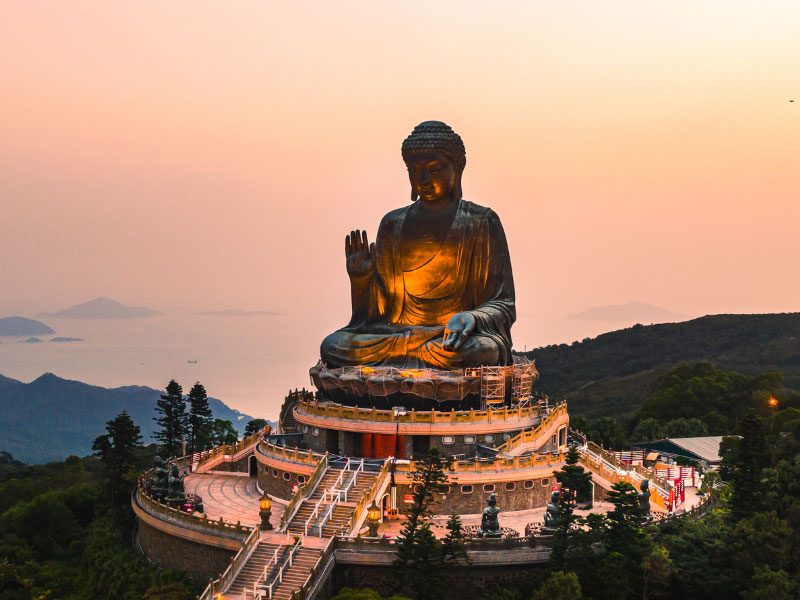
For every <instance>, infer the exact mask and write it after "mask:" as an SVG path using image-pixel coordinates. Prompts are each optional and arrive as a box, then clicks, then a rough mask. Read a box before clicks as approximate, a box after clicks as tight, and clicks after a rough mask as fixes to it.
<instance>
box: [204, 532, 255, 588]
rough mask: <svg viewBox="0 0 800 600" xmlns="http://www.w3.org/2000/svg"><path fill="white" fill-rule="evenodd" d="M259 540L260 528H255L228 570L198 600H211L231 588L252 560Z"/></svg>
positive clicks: (209, 585)
mask: <svg viewBox="0 0 800 600" xmlns="http://www.w3.org/2000/svg"><path fill="white" fill-rule="evenodd" d="M258 538H259V531H258V528H257V527H255V528H253V531H252V532H251V533H250V535H249V536H248V538H247V539H246V540H245V541H244V544H242V547H241V548H239V551H238V552H237V553H236V556H234V557H233V560H232V561H231V564H229V565H228V568H227V569H225V571H224V572H223V573H222V575H220V577H219V578H218V579H215V580H214V581H212V582H211V583H209V584H208V587H206V589H205V590H204V591H203V593H202V594H201V595H200V597H199V599H198V600H211V599H212V598H213V597H214V595H215V594H221V593H223V592H224V591H225V590H226V589H227V588H228V587H230V585H231V583H233V578H234V577H236V575H238V573H239V571H240V570H241V568H242V566H243V565H244V563H245V562H247V559H248V558H250V554H251V552H252V550H253V548H255V546H256V544H257V543H258Z"/></svg>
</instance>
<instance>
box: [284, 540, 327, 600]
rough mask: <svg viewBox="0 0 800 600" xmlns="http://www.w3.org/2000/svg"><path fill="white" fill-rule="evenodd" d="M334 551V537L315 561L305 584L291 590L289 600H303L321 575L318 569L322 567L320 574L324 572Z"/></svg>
mask: <svg viewBox="0 0 800 600" xmlns="http://www.w3.org/2000/svg"><path fill="white" fill-rule="evenodd" d="M335 549H336V536H333V537H332V538H331V539H330V540H329V541H328V545H327V546H325V550H323V551H322V554H321V555H320V557H319V559H318V560H317V564H316V565H314V567H313V568H312V569H311V572H310V573H309V574H308V577H306V580H305V582H303V585H301V586H300V587H299V588H297V589H296V590H292V595H291V596H289V598H290V600H305V598H306V597H307V596H308V594H309V593H310V592H311V591H312V589H313V587H314V584H315V583H316V579H317V577H318V576H319V575H320V574H321V573H320V567H322V572H324V570H325V566H326V565H327V564H328V561H329V560H330V559H331V558H332V556H333V552H334V550H335Z"/></svg>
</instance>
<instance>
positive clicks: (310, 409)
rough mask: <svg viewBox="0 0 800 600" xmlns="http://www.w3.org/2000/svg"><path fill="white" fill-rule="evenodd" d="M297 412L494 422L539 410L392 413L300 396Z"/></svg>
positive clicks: (340, 416) (359, 418) (356, 418)
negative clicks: (306, 398) (310, 399)
mask: <svg viewBox="0 0 800 600" xmlns="http://www.w3.org/2000/svg"><path fill="white" fill-rule="evenodd" d="M296 410H298V411H299V412H300V413H304V414H307V415H309V416H317V417H328V418H331V419H343V420H347V421H370V422H373V423H494V422H496V421H506V420H508V419H522V418H525V417H536V416H539V415H540V414H541V412H540V408H539V407H538V406H536V405H534V406H527V407H519V408H501V409H496V410H472V409H470V410H468V411H467V410H461V411H457V410H451V411H449V412H444V411H438V410H431V411H416V410H414V409H412V410H410V411H407V412H406V414H404V415H399V416H397V417H395V415H394V412H393V411H391V410H380V409H376V408H359V407H357V406H343V405H341V404H334V403H329V402H325V403H319V402H317V401H316V400H313V401H308V400H301V401H300V402H299V403H298V406H297V408H296Z"/></svg>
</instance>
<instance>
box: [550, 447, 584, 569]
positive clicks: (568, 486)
mask: <svg viewBox="0 0 800 600" xmlns="http://www.w3.org/2000/svg"><path fill="white" fill-rule="evenodd" d="M579 459H580V453H579V452H578V449H577V448H576V447H575V446H570V448H569V450H568V451H567V457H566V461H565V462H566V464H565V465H564V466H563V467H562V468H561V470H560V471H556V472H555V473H553V474H554V475H555V478H556V480H557V481H558V482H559V483H560V484H561V496H560V498H559V503H558V515H557V516H558V529H557V530H556V533H555V536H554V539H553V551H552V553H551V554H550V560H551V562H552V563H553V564H554V565H555V566H556V568H563V567H564V559H565V556H566V554H567V553H568V552H569V540H570V533H571V530H572V528H573V526H574V525H575V523H576V521H577V517H576V516H575V502H576V501H577V500H578V499H585V498H587V497H588V498H589V499H591V496H590V494H591V485H592V474H591V473H587V472H586V470H585V469H584V468H583V467H581V466H580V465H578V460H579Z"/></svg>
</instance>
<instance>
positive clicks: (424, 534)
mask: <svg viewBox="0 0 800 600" xmlns="http://www.w3.org/2000/svg"><path fill="white" fill-rule="evenodd" d="M451 464H452V461H451V459H450V458H449V457H445V456H443V455H442V454H440V453H439V450H438V449H437V448H431V449H430V450H429V451H428V454H426V455H425V456H424V458H422V460H419V461H415V462H414V470H413V471H412V473H411V481H412V485H411V488H412V490H413V495H412V497H413V500H414V501H413V503H412V504H411V507H410V509H409V512H408V515H407V517H406V522H405V524H404V525H403V528H402V530H401V531H400V539H399V540H398V543H397V559H396V560H395V561H394V565H395V567H396V569H397V571H396V572H397V581H398V587H402V586H404V585H405V586H409V587H410V589H411V590H412V591H413V592H414V593H415V596H416V597H417V598H419V599H424V598H436V597H437V596H436V595H435V592H436V589H437V588H436V581H437V580H440V579H441V577H440V575H441V570H442V568H441V565H442V554H441V553H442V550H441V548H440V547H439V546H438V544H437V542H436V539H435V536H433V532H432V531H431V529H430V525H429V524H428V523H427V521H426V518H427V517H428V516H429V515H430V509H431V506H432V505H433V503H434V494H435V493H437V492H439V491H440V490H441V489H442V487H443V486H446V485H447V484H448V479H447V474H446V473H445V470H446V469H449V468H450V466H451ZM409 574H411V575H409Z"/></svg>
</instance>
